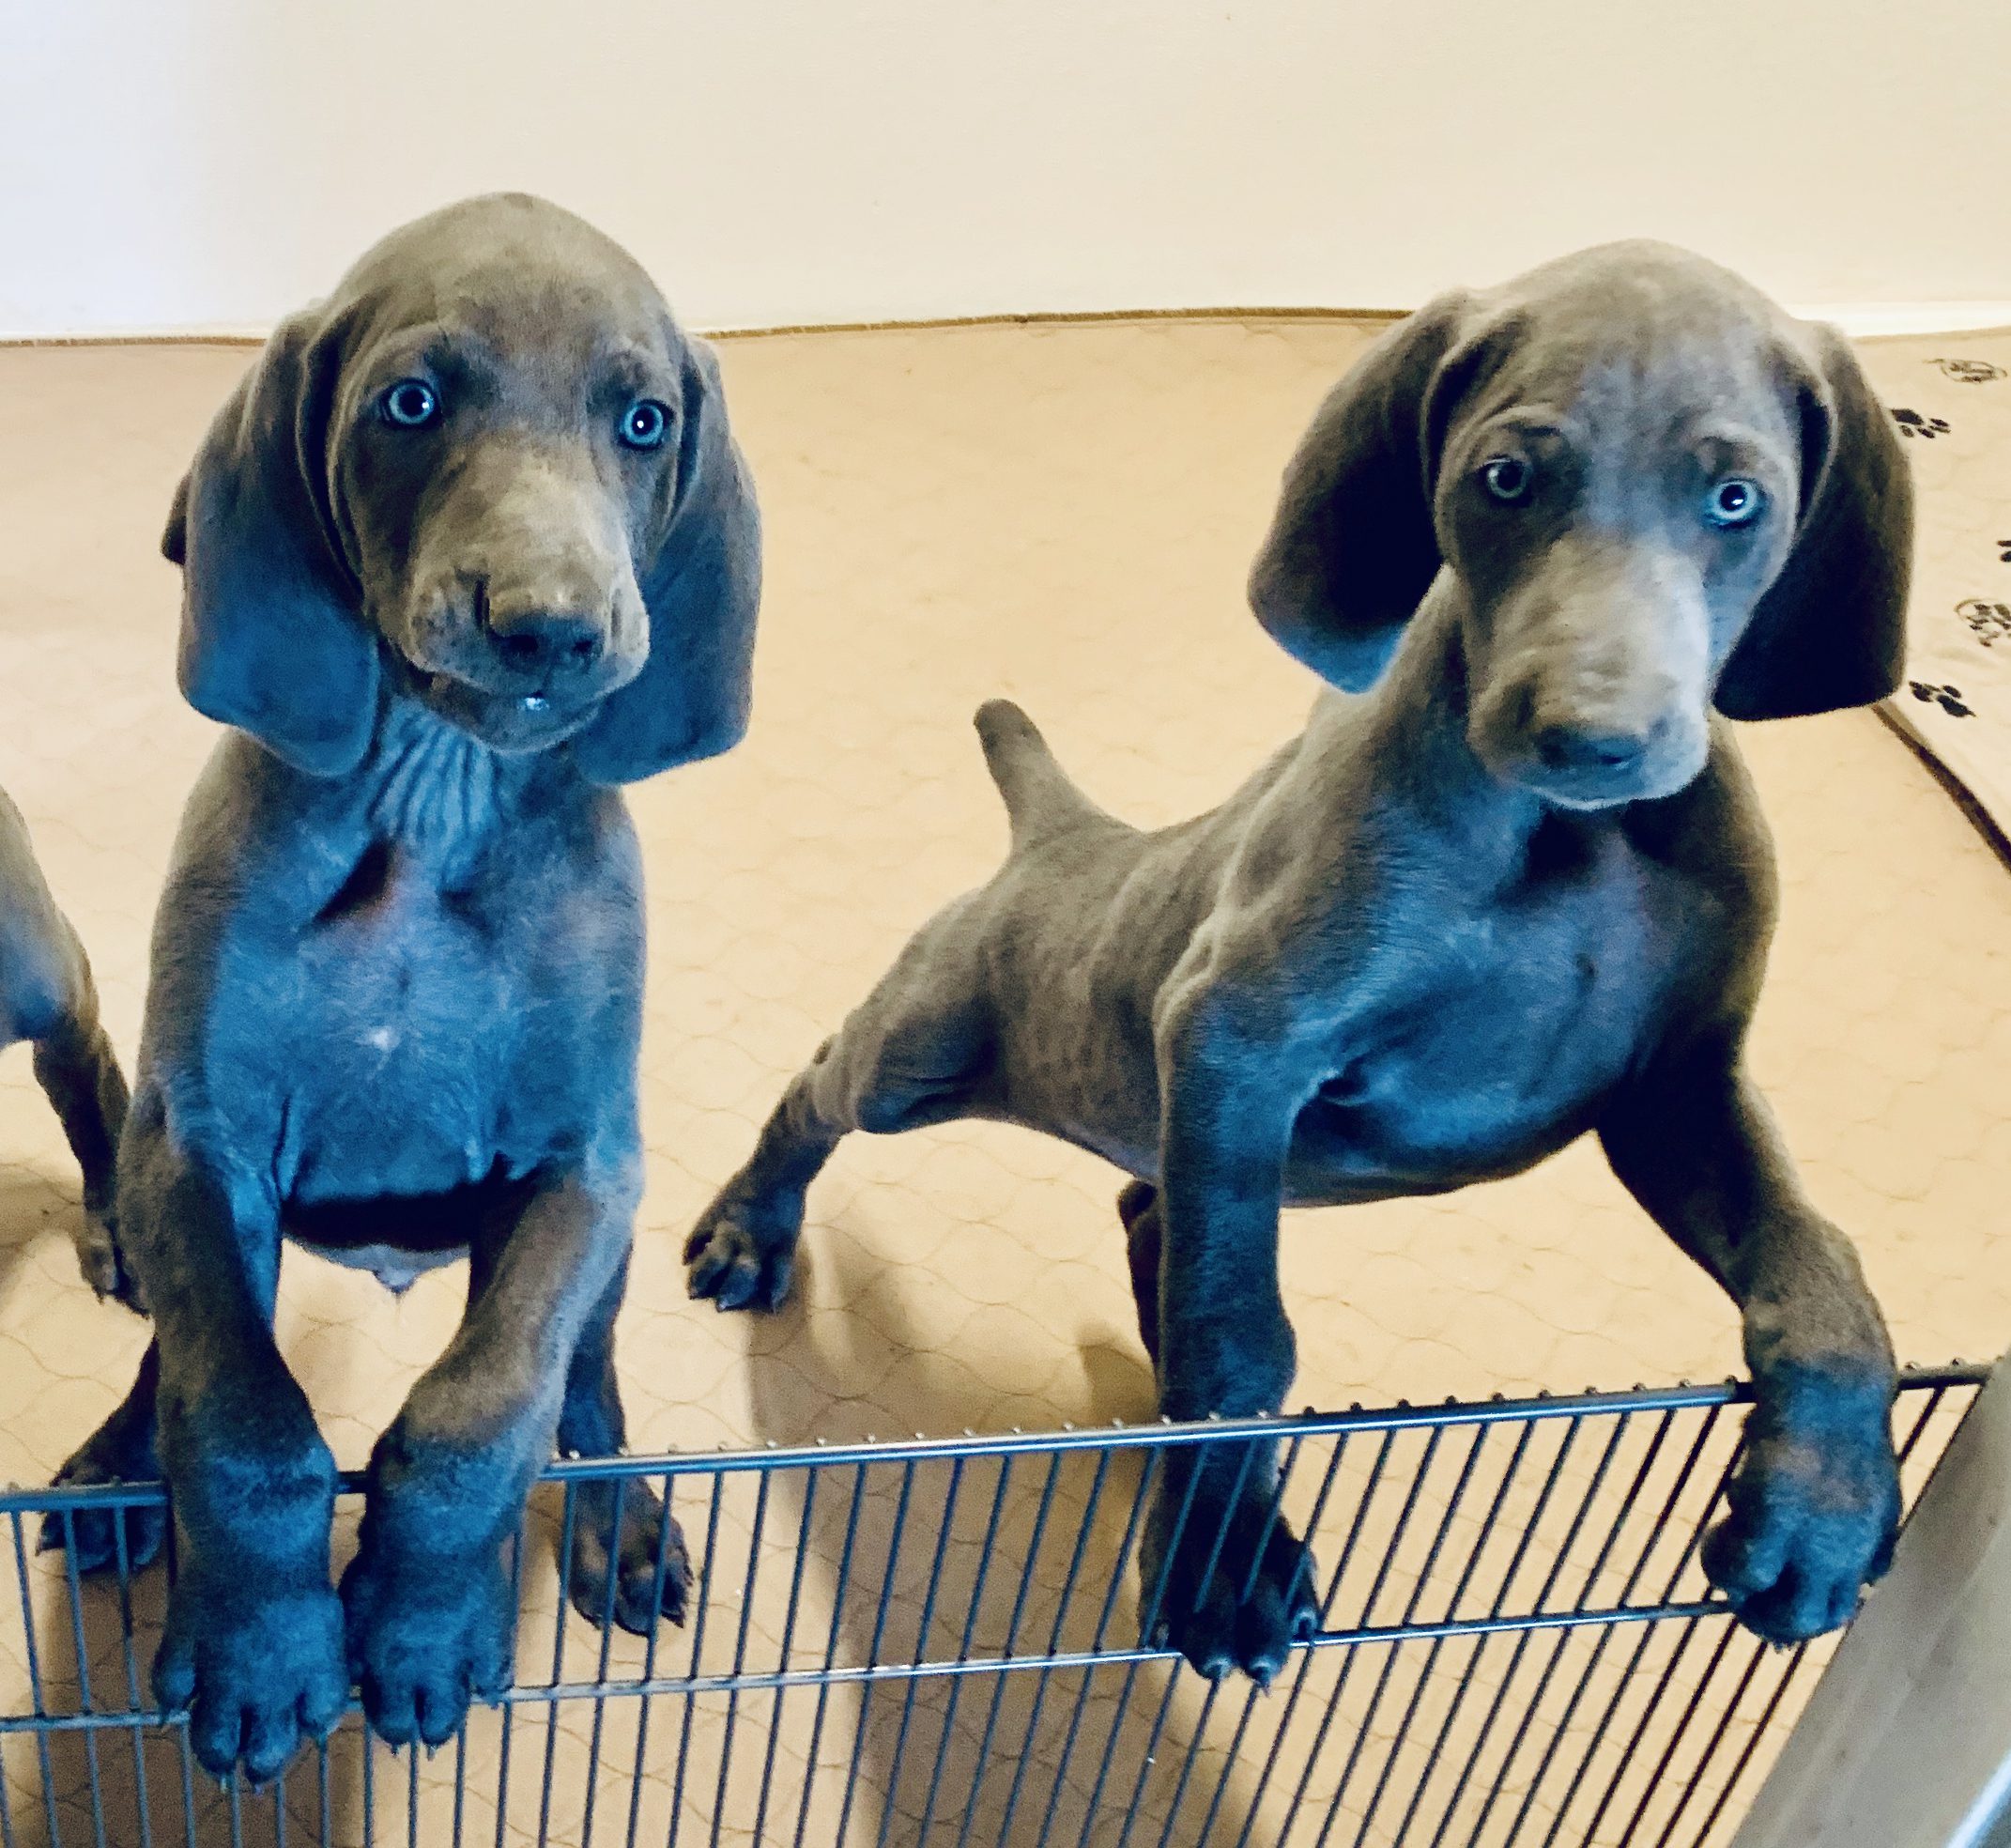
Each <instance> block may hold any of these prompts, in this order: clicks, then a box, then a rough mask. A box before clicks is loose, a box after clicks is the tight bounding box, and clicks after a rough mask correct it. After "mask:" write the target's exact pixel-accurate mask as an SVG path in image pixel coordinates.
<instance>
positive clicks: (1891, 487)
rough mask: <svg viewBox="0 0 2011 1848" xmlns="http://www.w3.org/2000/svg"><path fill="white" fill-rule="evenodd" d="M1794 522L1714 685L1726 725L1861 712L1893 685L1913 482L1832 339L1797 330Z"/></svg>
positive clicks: (1888, 428) (1861, 375)
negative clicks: (1811, 370) (1810, 367)
mask: <svg viewBox="0 0 2011 1848" xmlns="http://www.w3.org/2000/svg"><path fill="white" fill-rule="evenodd" d="M1808 332H1809V334H1810V336H1811V338H1812V341H1813V345H1814V347H1815V353H1814V358H1815V362H1816V368H1815V381H1814V386H1813V389H1811V390H1807V391H1806V392H1805V393H1804V403H1803V408H1802V479H1803V510H1802V517H1801V522H1800V524H1799V525H1798V526H1797V528H1796V530H1795V540H1794V549H1793V550H1792V551H1791V552H1789V553H1788V562H1787V563H1786V564H1784V565H1783V566H1782V567H1781V571H1780V575H1779V577H1775V578H1774V580H1773V583H1772V585H1770V586H1769V587H1768V590H1767V593H1766V594H1765V595H1764V596H1762V597H1761V598H1760V600H1759V603H1758V607H1757V608H1755V609H1754V611H1753V615H1752V620H1751V621H1750V622H1749V623H1748V624H1746V629H1745V633H1744V634H1743V635H1742V637H1741V638H1740V639H1739V642H1738V645H1737V646H1736V647H1734V648H1733V650H1732V652H1731V656H1730V658H1729V659H1728V660H1727V662H1726V664H1725V670H1724V671H1723V673H1721V674H1720V675H1719V676H1718V685H1717V692H1716V695H1715V699H1716V702H1717V708H1718V710H1719V711H1720V712H1721V713H1723V714H1724V715H1725V716H1726V717H1727V718H1799V717H1801V716H1804V715H1805V714H1808V713H1824V712H1835V711H1837V710H1838V709H1839V708H1841V707H1845V706H1868V705H1870V704H1871V703H1872V702H1873V701H1876V700H1882V699H1884V698H1885V696H1886V695H1887V694H1889V693H1891V692H1892V691H1893V690H1894V689H1895V688H1896V686H1897V685H1899V677H1900V671H1901V669H1902V667H1903V666H1904V663H1905V655H1906V598H1907V584H1908V579H1909V577H1910V574H1911V569H1912V562H1913V481H1912V476H1911V472H1910V471H1909V470H1908V468H1907V461H1906V455H1905V453H1904V452H1903V451H1902V450H1901V448H1900V446H1899V439H1898V437H1897V435H1896V433H1895V431H1894V429H1893V423H1892V418H1891V416H1890V415H1889V414H1888V412H1887V411H1886V409H1885V407H1884V406H1883V405H1882V404H1881V403H1880V402H1879V398H1878V394H1877V393H1875V392H1873V390H1872V389H1871V381H1870V380H1869V379H1867V378H1866V377H1865V372H1864V368H1863V367H1862V366H1861V365H1859V363H1858V361H1857V355H1856V354H1855V353H1853V352H1852V351H1851V350H1850V344H1849V343H1848V342H1847V341H1846V340H1845V339H1844V337H1843V336H1842V335H1841V334H1840V333H1838V332H1837V331H1836V330H1835V329H1834V328H1832V327H1822V326H1817V327H1813V328H1811V329H1809V330H1808Z"/></svg>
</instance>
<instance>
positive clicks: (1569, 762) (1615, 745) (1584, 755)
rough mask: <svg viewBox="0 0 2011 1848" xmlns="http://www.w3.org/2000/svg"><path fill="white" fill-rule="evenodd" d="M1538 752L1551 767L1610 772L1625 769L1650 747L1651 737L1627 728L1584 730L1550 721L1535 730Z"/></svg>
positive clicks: (1597, 772)
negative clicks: (1642, 735) (1623, 729)
mask: <svg viewBox="0 0 2011 1848" xmlns="http://www.w3.org/2000/svg"><path fill="white" fill-rule="evenodd" d="M1535 742H1536V754H1537V756H1538V758H1539V759H1541V760H1542V762H1543V767H1544V768H1545V769H1548V770H1560V771H1576V772H1580V773H1595V774H1610V773H1611V772H1613V771H1617V770H1625V769H1627V768H1628V767H1629V766H1630V765H1632V764H1633V763H1635V762H1636V761H1637V760H1638V759H1639V758H1640V756H1641V753H1642V752H1643V751H1645V750H1646V749H1647V748H1648V740H1647V739H1646V738H1638V737H1635V736H1633V735H1632V734H1631V733H1628V732H1624V731H1579V730H1577V728H1576V727H1574V726H1570V725H1547V726H1545V727H1544V728H1543V730H1542V731H1539V732H1538V733H1537V734H1536V740H1535Z"/></svg>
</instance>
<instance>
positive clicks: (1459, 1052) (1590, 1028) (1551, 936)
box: [1299, 858, 1724, 1187]
mask: <svg viewBox="0 0 2011 1848" xmlns="http://www.w3.org/2000/svg"><path fill="white" fill-rule="evenodd" d="M1723 923H1724V920H1723V917H1722V915H1721V913H1720V911H1719V908H1718V906H1717V905H1716V904H1715V902H1714V901H1712V900H1710V899H1709V898H1708V897H1706V896H1705V895H1702V894H1699V893H1697V892H1695V891H1694V890H1689V889H1686V888H1684V887H1682V886H1681V885H1677V884H1676V883H1675V882H1672V881H1670V880H1669V879H1667V878H1666V876H1664V875H1663V874H1661V873H1659V872H1658V871H1656V870H1654V869H1652V868H1643V867H1640V866H1637V865H1632V864H1627V863H1625V862H1624V861H1621V860H1619V859H1618V858H1616V859H1614V860H1612V861H1610V862H1604V863H1602V862H1601V861H1599V860H1597V859H1596V858H1593V859H1589V860H1588V862H1587V863H1586V864H1584V865H1582V866H1570V867H1566V868H1563V869H1560V870H1555V871H1552V870H1546V871H1545V872H1544V874H1543V876H1542V877H1540V878H1538V879H1535V880H1532V881H1531V882H1529V883H1528V884H1527V885H1524V886H1522V887H1519V888H1517V889H1515V890H1512V891H1510V892H1508V893H1506V894H1502V895H1498V897H1497V899H1496V900H1495V901H1491V902H1478V903H1469V902H1463V901H1461V900H1460V898H1459V897H1458V896H1457V895H1456V894H1448V895H1446V896H1445V897H1444V898H1443V900H1442V901H1440V902H1438V903H1435V904H1432V905H1428V906H1426V907H1425V908H1424V909H1423V912H1422V913H1421V915H1420V916H1415V917H1411V918H1408V919H1406V920H1405V921H1404V922H1403V923H1402V924H1401V925H1400V926H1398V927H1396V933H1397V934H1400V936H1401V938H1402V940H1403V941H1404V942H1405V943H1406V944H1407V945H1408V946H1410V948H1409V951H1408V953H1407V954H1405V956H1404V957H1403V958H1401V959H1400V962H1399V965H1398V972H1397V974H1396V976H1395V978H1393V979H1391V980H1389V982H1388V983H1387V984H1377V985H1376V987H1375V988H1374V989H1373V990H1371V991H1370V992H1369V993H1366V994H1365V995H1364V996H1363V1005H1362V1006H1361V1008H1360V1009H1359V1012H1357V1013H1355V1014H1354V1015H1353V1016H1352V1017H1351V1018H1350V1019H1349V1021H1348V1022H1347V1024H1346V1025H1345V1027H1344V1029H1343V1032H1342V1033H1341V1034H1340V1035H1339V1036H1337V1039H1336V1043H1335V1049H1334V1050H1335V1069H1334V1070H1333V1071H1332V1073H1331V1074H1330V1075H1329V1077H1328V1080H1327V1082H1326V1083H1325V1084H1324V1085H1323V1086H1321V1089H1320V1091H1319V1094H1318V1095H1317V1097H1316V1098H1315V1100H1314V1101H1313V1105H1312V1106H1311V1107H1310V1108H1309V1109H1308V1111H1307V1112H1306V1114H1305V1118H1304V1120H1303V1121H1302V1123H1301V1126H1300V1135H1299V1140H1300V1143H1301V1145H1302V1146H1303V1148H1304V1151H1305V1152H1306V1153H1307V1154H1308V1155H1315V1157H1316V1159H1318V1160H1321V1161H1323V1162H1325V1163H1330V1164H1332V1165H1333V1166H1334V1167H1336V1168H1337V1169H1338V1170H1340V1171H1341V1172H1343V1173H1348V1174H1354V1173H1359V1174H1360V1175H1362V1176H1363V1177H1364V1178H1367V1177H1370V1176H1374V1177H1375V1178H1379V1179H1381V1180H1384V1181H1388V1182H1389V1183H1392V1184H1402V1185H1405V1186H1420V1187H1422V1186H1437V1185H1445V1186H1456V1185H1459V1184H1461V1183H1462V1182H1463V1181H1466V1180H1470V1179H1474V1178H1482V1177H1485V1176H1489V1175H1494V1174H1500V1173H1508V1172H1512V1171H1514V1170H1516V1169H1518V1168H1520V1167H1522V1166H1526V1165H1527V1163H1530V1162H1532V1161H1534V1160H1537V1159H1539V1158H1540V1157H1541V1156H1543V1154H1546V1153H1549V1152H1550V1151H1551V1150H1552V1149H1554V1148H1555V1147H1558V1146H1560V1145H1561V1143H1562V1142H1564V1141H1568V1140H1569V1139H1571V1137H1573V1136H1574V1135H1576V1134H1578V1133H1579V1132H1582V1131H1583V1129H1584V1128H1585V1127H1586V1126H1587V1124H1588V1123H1589V1120H1590V1119H1591V1117H1592V1116H1594V1115H1596V1112H1597V1109H1598V1107H1599V1104H1600V1102H1601V1101H1602V1100H1603V1099H1604V1097H1605V1096H1606V1095H1607V1094H1608V1093H1609V1092H1610V1091H1611V1090H1612V1088H1613V1087H1614V1086H1616V1085H1617V1084H1619V1083H1620V1082H1621V1081H1622V1080H1623V1079H1624V1078H1625V1077H1626V1075H1627V1074H1628V1072H1629V1071H1630V1070H1635V1069H1636V1068H1637V1067H1638V1065H1639V1064H1640V1062H1641V1061H1642V1059H1643V1058H1644V1057H1645V1056H1646V1055H1647V1054H1649V1053H1650V1052H1651V1051H1652V1049H1653V1046H1654V1044H1655V1042H1656V1040H1657V1039H1658V1038H1659V1036H1660V1035H1661V1034H1662V1033H1663V1032H1664V1031H1666V1028H1667V1027H1668V1025H1669V1024H1670V1023H1671V1022H1672V1021H1673V1020H1675V1019H1677V1018H1679V1017H1680V1016H1681V1013H1682V1012H1683V1011H1684V1010H1685V1009H1689V1008H1691V1007H1694V1006H1695V1005H1696V998H1695V997H1696V996H1697V995H1699V994H1701V993H1705V992H1707V991H1708V990H1709V988H1710V987H1711V986H1712V985H1713V983H1714V982H1715V981H1716V980H1718V979H1721V978H1722V971H1721V970H1719V969H1718V968H1717V966H1716V965H1717V964H1718V962H1719V961H1720V956H1721V952H1720V950H1719V948H1718V947H1715V946H1716V945H1717V944H1719V943H1720V942H1721V941H1722V938H1723V934H1724V932H1723Z"/></svg>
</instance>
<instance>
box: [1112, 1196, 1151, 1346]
mask: <svg viewBox="0 0 2011 1848" xmlns="http://www.w3.org/2000/svg"><path fill="white" fill-rule="evenodd" d="M1117 1217H1118V1218H1119V1219H1121V1220H1123V1221H1124V1240H1125V1255H1126V1256H1127V1257H1128V1259H1129V1260H1130V1269H1131V1295H1132V1297H1133V1298H1134V1300H1135V1301H1137V1303H1138V1335H1139V1339H1140V1340H1141V1341H1143V1342H1144V1344H1145V1353H1146V1356H1147V1357H1148V1358H1149V1359H1150V1360H1151V1362H1152V1364H1153V1365H1154V1366H1155V1367H1157V1366H1158V1365H1159V1237H1160V1226H1159V1189H1158V1188H1157V1187H1155V1186H1153V1184H1152V1183H1151V1182H1150V1181H1149V1180H1133V1181H1128V1182H1127V1183H1126V1184H1125V1187H1124V1191H1123V1192H1122V1193H1119V1194H1118V1195H1117Z"/></svg>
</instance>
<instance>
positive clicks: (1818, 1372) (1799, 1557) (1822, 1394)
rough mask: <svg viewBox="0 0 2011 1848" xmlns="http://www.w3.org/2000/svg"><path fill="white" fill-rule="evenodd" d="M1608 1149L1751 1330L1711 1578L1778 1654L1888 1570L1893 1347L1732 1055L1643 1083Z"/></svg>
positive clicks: (1618, 1120)
mask: <svg viewBox="0 0 2011 1848" xmlns="http://www.w3.org/2000/svg"><path fill="white" fill-rule="evenodd" d="M1600 1136H1601V1139H1602V1141H1603V1142H1604V1145H1605V1149H1606V1157H1607V1159H1608V1160H1609V1161H1610V1162H1611V1163H1612V1164H1613V1171H1614V1172H1615V1173H1616V1174H1617V1175H1618V1176H1619V1177H1620V1179H1621V1180H1622V1181H1623V1182H1624V1183H1625V1184H1626V1186H1627V1188H1628V1190H1629V1191H1630V1192H1631V1193H1633V1194H1634V1196H1635V1199H1637V1200H1638V1201H1639V1202H1640V1203H1641V1205H1642V1206H1643V1207H1644V1208H1646V1209H1647V1210H1648V1211H1649V1212H1650V1213H1651V1214H1652V1215H1653V1216H1654V1218H1655V1220H1656V1221H1657V1222H1658V1223H1659V1224H1661V1225H1662V1227H1663V1228H1664V1229H1665V1230H1666V1232H1667V1233H1668V1234H1669V1236H1670V1237H1671V1238H1673V1239H1674V1240H1676V1242H1677V1243H1678V1244H1679V1245H1681V1247H1682V1249H1683V1250H1684V1251H1685V1252H1687V1253H1688V1254H1689V1255H1691V1256H1692V1257H1693V1258H1695V1259H1696V1261H1697V1262H1698V1263H1699V1264H1701V1265H1702V1266H1703V1267H1704V1269H1705V1270H1709V1271H1710V1272H1711V1274H1712V1276H1713V1277H1715V1278H1716V1279H1717V1280H1718V1282H1719V1283H1720V1284H1721V1285H1722V1286H1724V1288H1725V1290H1726V1291H1727V1294H1728V1295H1730V1297H1731V1298H1732V1300H1733V1301H1735V1302H1737V1303H1738V1304H1739V1307H1740V1310H1741V1311H1742V1315H1743V1317H1744V1323H1745V1354H1746V1363H1747V1365H1748V1366H1750V1367H1751V1369H1752V1374H1753V1384H1754V1391H1755V1394H1756V1395H1757V1396H1756V1399H1755V1403H1754V1406H1753V1410H1752V1414H1751V1416H1750V1418H1749V1419H1748V1420H1747V1424H1746V1441H1745V1452H1744V1456H1743V1459H1742V1462H1741V1463H1740V1466H1739V1469H1738V1472H1737V1473H1736V1474H1735V1475H1734V1477H1733V1478H1732V1482H1731V1485H1730V1487H1729V1489H1728V1490H1727V1501H1728V1502H1729V1505H1730V1514H1729V1515H1728V1517H1727V1518H1726V1520H1725V1521H1724V1522H1723V1523H1722V1524H1721V1525H1720V1526H1719V1527H1717V1528H1716V1529H1715V1530H1714V1531H1713V1532H1712V1534H1711V1535H1710V1537H1709V1539H1708V1540H1707V1541H1706V1543H1705V1547H1704V1552H1703V1560H1704V1567H1705V1570H1706V1571H1707V1572H1708V1573H1709V1574H1710V1575H1711V1578H1712V1582H1713V1583H1715V1584H1716V1585H1717V1586H1718V1588H1719V1589H1720V1590H1721V1591H1723V1592H1724V1594H1726V1596H1727V1598H1729V1599H1730V1600H1731V1603H1732V1605H1733V1607H1734V1608H1735V1609H1737V1610H1738V1612H1739V1615H1740V1617H1741V1619H1742V1621H1743V1622H1744V1623H1745V1624H1746V1625H1747V1626H1748V1627H1749V1628H1751V1629H1753V1630H1754V1631H1756V1632H1757V1633H1758V1634H1759V1635H1760V1636H1763V1637H1766V1638H1767V1639H1769V1640H1773V1641H1777V1642H1784V1643H1785V1642H1794V1641H1799V1640H1802V1639H1804V1638H1805V1637H1812V1636H1816V1635H1819V1634H1820V1633H1821V1632H1822V1631H1825V1630H1830V1629H1834V1628H1835V1627H1836V1626H1837V1625H1841V1624H1843V1623H1845V1622H1847V1621H1848V1620H1849V1618H1850V1615H1851V1613H1852V1612H1853V1611H1854V1610H1855V1609H1857V1604H1858V1597H1859V1594H1860V1591H1861V1589H1862V1587H1863V1586H1864V1584H1865V1581H1866V1580H1867V1579H1869V1578H1878V1577H1880V1576H1881V1574H1882V1573H1883V1572H1884V1570H1885V1568H1886V1566H1887V1565H1888V1564H1890V1563H1891V1560H1892V1549H1893V1540H1894V1537H1895V1535H1896V1532H1897V1530H1898V1521H1899V1510H1900V1501H1899V1477H1898V1471H1897V1466H1896V1462H1895V1460H1894V1456H1893V1441H1892V1424H1891V1413H1892V1404H1893V1394H1894V1390H1895V1383H1896V1382H1895V1377H1894V1364H1893V1350H1892V1343H1891V1340H1890V1338H1889V1337H1888V1336H1887V1334H1886V1332H1885V1322H1884V1318H1883V1317H1881V1315H1880V1313H1879V1306H1878V1304H1877V1303H1876V1302H1875V1301H1873V1300H1872V1297H1871V1293H1870V1290H1869V1289H1868V1288H1867V1286H1866V1285H1865V1275H1864V1271H1863V1270H1862V1269H1860V1267H1859V1264H1858V1260H1857V1254H1856V1252H1854V1251H1853V1250H1852V1249H1851V1247H1850V1240H1847V1239H1846V1238H1845V1237H1844V1236H1843V1234H1842V1233H1841V1232H1839V1231H1838V1230H1837V1229H1836V1228H1835V1227H1834V1225H1832V1224H1830V1223H1829V1222H1828V1221H1827V1220H1826V1219H1824V1218H1823V1217H1822V1215H1821V1214H1820V1213H1819V1212H1818V1211H1817V1210H1816V1209H1815V1207H1814V1206H1813V1205H1812V1204H1811V1203H1810V1202H1809V1200H1808V1197H1807V1195H1806V1194H1804V1193H1803V1192H1802V1187H1801V1182H1800V1180H1799V1178H1797V1177H1796V1174H1795V1171H1794V1167H1793V1165H1792V1163H1790V1162H1789V1161H1788V1155H1787V1152H1786V1151H1785V1149H1784V1148H1783V1147H1782V1146H1781V1143H1780V1139H1779V1136H1778V1133H1777V1132H1776V1131H1775V1130H1774V1127H1773V1117H1772V1115H1771V1113H1770V1112H1769V1111H1768V1109H1767V1107H1766V1104H1765V1102H1764V1101H1762V1100H1761V1099H1760V1097H1759V1095H1758V1092H1757V1091H1755V1090H1754V1089H1753V1087H1752V1086H1751V1085H1750V1084H1748V1083H1747V1081H1746V1079H1745V1077H1744V1074H1743V1073H1742V1071H1741V1070H1739V1069H1738V1067H1737V1066H1736V1064H1733V1063H1731V1062H1729V1061H1727V1059H1726V1058H1725V1057H1724V1056H1723V1055H1722V1054H1721V1055H1718V1056H1715V1057H1713V1058H1711V1059H1706V1060H1699V1061H1696V1062H1695V1063H1693V1064H1692V1065H1691V1066H1690V1067H1689V1068H1688V1069H1687V1070H1682V1071H1681V1072H1679V1073H1677V1074H1675V1075H1674V1076H1673V1077H1664V1078H1662V1079H1650V1081H1648V1082H1646V1083H1644V1085H1643V1086H1642V1087H1641V1090H1640V1092H1639V1093H1638V1094H1636V1095H1635V1096H1633V1097H1630V1098H1629V1099H1628V1100H1626V1101H1625V1102H1624V1103H1623V1104H1622V1106H1621V1107H1620V1108H1619V1109H1618V1110H1616V1111H1615V1112H1614V1113H1613V1115H1612V1116H1611V1117H1610V1118H1609V1120H1607V1121H1605V1122H1604V1123H1602V1124H1601V1125H1600Z"/></svg>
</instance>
